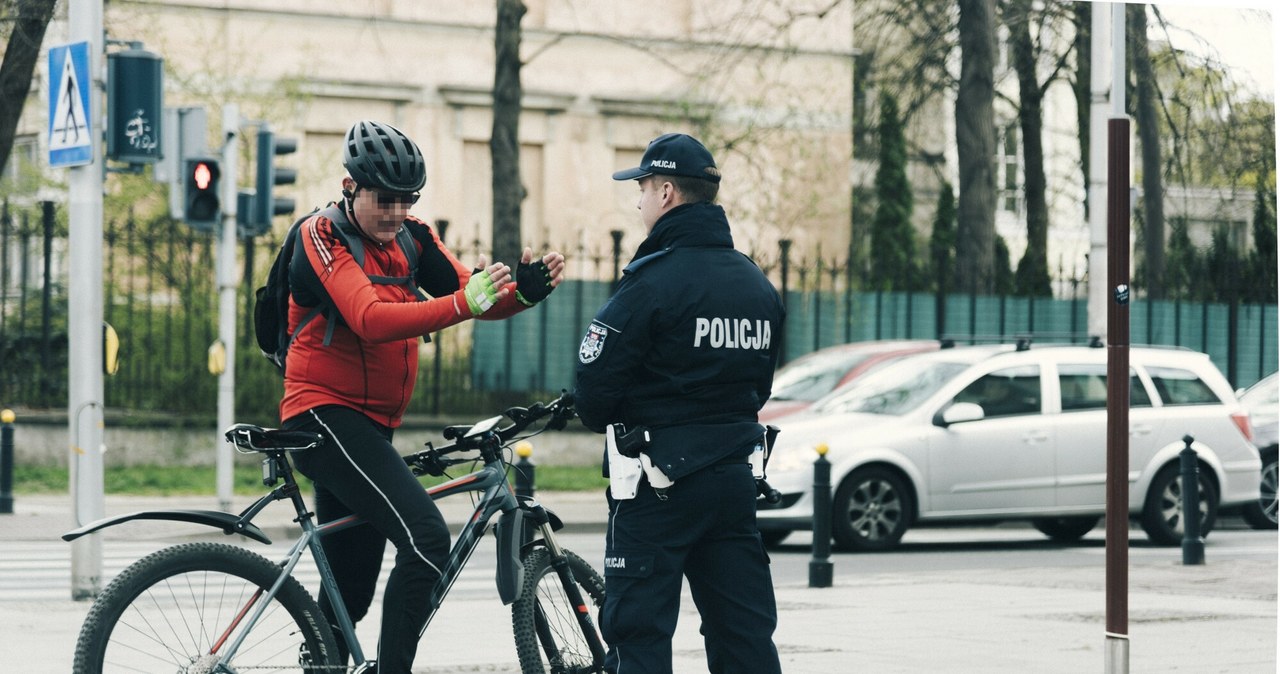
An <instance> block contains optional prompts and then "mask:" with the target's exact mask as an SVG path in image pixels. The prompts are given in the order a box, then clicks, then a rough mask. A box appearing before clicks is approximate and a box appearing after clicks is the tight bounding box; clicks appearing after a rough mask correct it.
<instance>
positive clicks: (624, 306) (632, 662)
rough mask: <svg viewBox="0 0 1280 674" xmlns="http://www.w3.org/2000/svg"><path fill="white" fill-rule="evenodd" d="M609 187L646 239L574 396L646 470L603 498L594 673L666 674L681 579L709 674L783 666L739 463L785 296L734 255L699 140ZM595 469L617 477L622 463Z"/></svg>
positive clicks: (597, 325)
mask: <svg viewBox="0 0 1280 674" xmlns="http://www.w3.org/2000/svg"><path fill="white" fill-rule="evenodd" d="M613 179H614V180H635V181H637V183H638V185H639V187H640V201H639V204H638V206H637V207H638V208H639V209H640V215H641V219H642V220H643V222H644V226H645V229H646V232H647V234H648V236H647V237H646V238H645V240H644V241H643V242H641V244H640V247H639V249H637V251H636V254H635V257H634V258H633V259H632V260H631V262H630V264H628V265H627V267H626V269H625V270H624V271H623V276H622V279H621V280H620V282H619V283H618V286H617V289H616V291H615V292H614V294H613V296H612V297H611V298H610V299H609V301H608V302H606V303H605V305H604V307H603V308H601V309H600V312H599V313H598V314H597V315H596V317H595V319H594V320H593V321H592V322H591V326H590V327H589V328H588V331H587V334H586V336H585V337H584V339H583V341H582V344H581V346H580V347H579V352H578V365H577V382H578V384H577V394H576V396H575V400H576V401H577V402H576V405H577V409H578V413H579V415H580V416H581V418H582V422H583V423H584V424H585V425H586V426H587V427H588V428H590V429H592V430H594V431H596V432H605V431H606V429H607V427H610V426H612V428H611V429H609V437H610V439H611V440H619V441H620V439H622V438H625V439H627V440H628V442H626V443H625V444H626V446H627V447H629V448H632V449H634V448H635V447H637V446H639V447H642V449H641V450H640V451H641V454H640V455H639V458H641V459H643V460H644V464H645V468H646V469H647V472H642V473H641V474H642V475H643V477H642V478H641V481H640V483H639V485H638V486H637V487H635V488H634V496H632V494H631V492H630V490H628V489H626V488H625V487H624V488H623V489H621V490H620V489H619V485H618V483H617V482H614V483H613V484H612V486H611V487H610V489H609V492H608V495H607V498H608V501H609V528H608V533H607V540H606V543H605V560H604V568H605V584H606V593H605V604H604V607H603V609H602V610H601V614H600V628H601V631H602V633H603V636H604V638H605V640H606V641H607V642H608V644H609V657H608V660H607V667H606V668H607V669H608V671H610V672H621V673H624V674H629V673H631V672H645V673H646V674H657V673H661V672H670V671H671V665H672V663H671V637H672V635H673V634H674V632H675V627H676V619H677V615H678V613H679V605H680V591H681V584H682V582H683V581H682V577H683V578H688V579H689V588H690V591H691V593H692V595H693V600H694V603H695V604H697V607H698V612H699V613H700V615H701V617H702V628H701V631H702V634H703V636H704V639H705V645H706V651H707V663H708V667H709V669H710V671H711V672H716V673H720V672H733V673H734V674H743V673H757V672H758V673H761V674H771V673H774V672H779V671H780V666H779V662H778V653H777V649H776V647H775V646H774V643H773V630H774V627H775V625H776V624H777V610H776V607H775V604H774V595H773V581H772V578H771V576H770V573H769V560H768V557H767V556H766V554H765V551H764V546H763V545H762V543H761V540H760V535H759V532H758V531H757V529H756V521H755V515H756V485H755V480H754V478H753V475H752V469H751V466H750V464H749V463H748V458H749V456H750V454H751V453H752V452H753V451H755V450H757V449H759V447H760V445H761V442H762V441H763V440H762V436H763V433H764V429H763V428H762V427H761V426H760V424H759V423H757V420H756V413H757V412H758V411H759V409H760V407H761V406H762V405H763V404H764V403H765V401H766V400H767V399H768V398H769V391H770V387H771V386H772V384H773V371H774V366H775V365H776V363H777V359H778V347H779V345H780V341H781V337H782V321H783V317H784V311H783V307H782V300H781V298H780V297H779V295H778V293H777V291H776V290H775V289H774V288H773V286H772V285H771V284H770V283H769V281H768V280H767V279H766V278H765V276H764V274H763V273H761V271H760V269H759V268H758V267H756V265H755V264H754V263H753V262H752V261H751V260H750V259H749V258H747V257H746V256H745V255H743V254H741V253H739V252H737V251H736V250H734V247H733V238H732V237H731V235H730V233H729V222H728V220H727V218H726V217H725V213H724V209H722V208H721V207H720V206H717V205H716V204H715V203H713V202H714V200H715V198H716V193H717V191H718V189H719V184H720V171H719V169H718V168H717V167H716V164H715V161H714V160H713V159H712V157H711V153H710V152H709V151H708V150H707V148H706V147H704V146H703V145H702V143H700V142H698V141H697V140H696V139H694V138H692V137H690V136H687V135H684V134H667V135H664V136H660V137H658V138H657V139H655V140H654V141H653V142H651V143H650V144H649V147H648V149H647V150H646V151H645V153H644V156H643V158H642V161H641V162H640V166H639V167H637V168H633V169H628V170H625V171H619V172H617V173H615V174H613ZM615 424H616V425H615ZM619 444H622V443H621V442H619ZM609 454H618V452H613V451H610V452H609ZM621 460H622V461H625V459H621ZM606 470H607V471H608V470H612V471H613V472H614V475H613V477H617V475H618V464H616V463H615V464H614V465H613V467H612V468H610V467H609V462H608V461H607V462H606ZM655 470H656V471H657V472H655Z"/></svg>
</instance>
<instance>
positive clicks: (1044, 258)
mask: <svg viewBox="0 0 1280 674" xmlns="http://www.w3.org/2000/svg"><path fill="white" fill-rule="evenodd" d="M1031 3H1032V0H1011V1H1010V3H1009V5H1008V12H1007V13H1006V16H1007V17H1008V19H1009V20H1008V22H1007V23H1008V29H1009V40H1010V43H1011V45H1012V47H1013V54H1012V56H1013V67H1014V70H1016V71H1017V73H1018V122H1019V128H1020V129H1021V130H1022V159H1023V174H1024V179H1025V180H1026V184H1025V185H1024V186H1023V187H1024V194H1025V196H1026V200H1027V202H1026V203H1027V250H1026V252H1025V253H1023V255H1022V260H1021V261H1020V262H1018V275H1017V293H1018V294H1020V295H1026V296H1028V297H1048V296H1049V295H1052V294H1053V291H1052V289H1051V288H1050V286H1049V265H1048V244H1049V206H1048V204H1047V203H1046V201H1045V189H1046V187H1047V186H1046V181H1045V175H1044V142H1043V139H1042V138H1041V127H1042V126H1043V113H1042V112H1041V110H1042V103H1043V100H1042V99H1043V98H1044V95H1043V93H1041V90H1040V83H1039V81H1038V80H1037V78H1036V53H1035V48H1034V46H1033V45H1032V43H1031Z"/></svg>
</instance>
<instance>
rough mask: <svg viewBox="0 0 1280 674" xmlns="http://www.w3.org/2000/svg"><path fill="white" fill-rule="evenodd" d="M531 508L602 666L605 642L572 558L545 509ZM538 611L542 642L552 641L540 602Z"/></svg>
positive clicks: (538, 506)
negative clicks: (575, 570) (572, 564)
mask: <svg viewBox="0 0 1280 674" xmlns="http://www.w3.org/2000/svg"><path fill="white" fill-rule="evenodd" d="M530 511H531V513H532V514H533V518H534V522H535V523H537V525H538V529H539V531H541V532H542V542H543V544H544V545H546V547H547V552H549V553H550V556H551V560H550V561H551V568H553V569H555V571H556V576H558V577H559V578H560V585H561V586H562V587H563V588H564V591H565V596H566V598H567V599H568V600H569V603H570V604H572V606H573V613H574V616H576V617H577V620H578V628H579V629H581V630H582V635H583V637H584V638H585V639H586V640H587V645H588V646H589V647H590V648H591V659H592V661H593V662H594V663H595V664H596V665H597V666H601V667H602V666H603V665H604V657H605V649H604V643H603V642H601V640H600V632H599V630H597V629H596V625H595V621H594V620H592V619H591V607H590V606H588V605H587V602H586V599H585V598H584V597H583V596H582V590H581V589H580V588H579V587H578V583H577V581H576V580H575V579H574V577H573V569H571V568H569V558H568V557H566V556H565V554H564V550H563V549H562V548H561V547H560V544H559V542H557V541H556V537H555V533H554V527H553V526H552V525H551V521H550V518H549V517H548V516H547V513H546V510H545V509H544V508H543V507H542V506H541V505H535V506H534V507H533V508H531V509H530ZM536 610H537V619H536V620H535V621H534V624H535V626H536V628H537V630H538V637H539V642H541V643H543V644H551V643H553V641H554V640H553V639H552V636H551V633H550V628H549V626H548V623H547V619H546V616H545V615H543V614H542V607H541V605H537V606H536ZM553 655H554V654H553V653H547V657H552V656H553Z"/></svg>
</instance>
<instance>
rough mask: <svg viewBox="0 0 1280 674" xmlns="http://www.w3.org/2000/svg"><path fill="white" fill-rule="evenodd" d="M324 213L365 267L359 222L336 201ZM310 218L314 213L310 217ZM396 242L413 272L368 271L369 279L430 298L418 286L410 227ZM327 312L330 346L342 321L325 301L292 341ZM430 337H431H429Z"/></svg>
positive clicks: (402, 230)
mask: <svg viewBox="0 0 1280 674" xmlns="http://www.w3.org/2000/svg"><path fill="white" fill-rule="evenodd" d="M320 215H321V216H323V217H325V218H327V219H328V220H329V221H331V222H332V223H333V224H334V228H333V231H334V233H335V234H336V235H337V236H338V237H339V238H341V239H342V243H343V245H345V246H346V247H347V250H348V251H349V252H350V253H351V257H352V259H354V260H355V262H356V265H357V266H359V267H360V268H361V269H363V268H364V237H363V236H361V235H360V233H359V232H357V231H355V225H353V224H351V221H349V220H347V216H346V214H345V213H343V212H342V209H340V208H338V207H337V205H336V204H331V205H330V206H328V207H327V208H325V209H323V210H321V211H320ZM308 217H310V216H308ZM396 244H397V245H398V246H400V250H401V251H403V252H404V257H405V260H407V261H408V264H409V274H408V275H407V276H385V275H382V274H367V276H368V277H369V281H370V282H372V283H376V284H378V285H402V286H406V287H407V288H408V289H409V291H410V292H412V293H413V296H414V297H416V298H418V300H419V301H422V300H426V299H427V297H426V295H425V294H424V293H423V292H422V290H421V289H419V288H418V284H417V282H416V278H417V273H418V247H417V246H416V245H415V243H414V240H413V235H412V234H410V233H409V229H408V228H407V227H403V226H402V227H400V231H398V232H396ZM322 313H323V314H324V316H325V318H326V319H327V325H326V326H325V331H324V340H323V344H324V346H329V345H330V343H332V341H333V330H334V327H335V326H336V325H337V323H338V321H336V320H334V319H335V317H336V314H337V312H336V311H335V310H334V307H332V306H331V305H327V303H322V304H320V305H317V306H316V307H315V308H313V309H312V310H311V311H310V312H308V313H307V315H306V316H305V317H304V318H303V319H302V320H301V321H299V322H298V329H297V330H296V331H295V332H294V334H293V335H292V336H290V339H289V343H290V345H292V344H293V340H294V339H296V338H297V336H298V333H300V332H302V328H304V327H305V326H306V325H307V323H310V322H311V321H312V319H314V318H315V317H316V316H318V315H320V314H322ZM427 339H428V340H429V339H430V337H428V338H427Z"/></svg>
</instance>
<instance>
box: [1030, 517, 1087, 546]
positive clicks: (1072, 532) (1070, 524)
mask: <svg viewBox="0 0 1280 674" xmlns="http://www.w3.org/2000/svg"><path fill="white" fill-rule="evenodd" d="M1100 519H1102V518H1100V517H1096V516H1093V515H1088V516H1084V517H1040V518H1037V519H1034V520H1031V526H1034V527H1035V528H1036V529H1038V530H1040V533H1042V534H1044V535H1045V536H1048V537H1049V538H1052V539H1053V540H1055V541H1061V542H1063V543H1071V542H1073V541H1078V540H1080V539H1081V538H1083V537H1084V535H1085V534H1087V533H1089V532H1090V531H1093V528H1094V527H1096V526H1098V520H1100Z"/></svg>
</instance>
